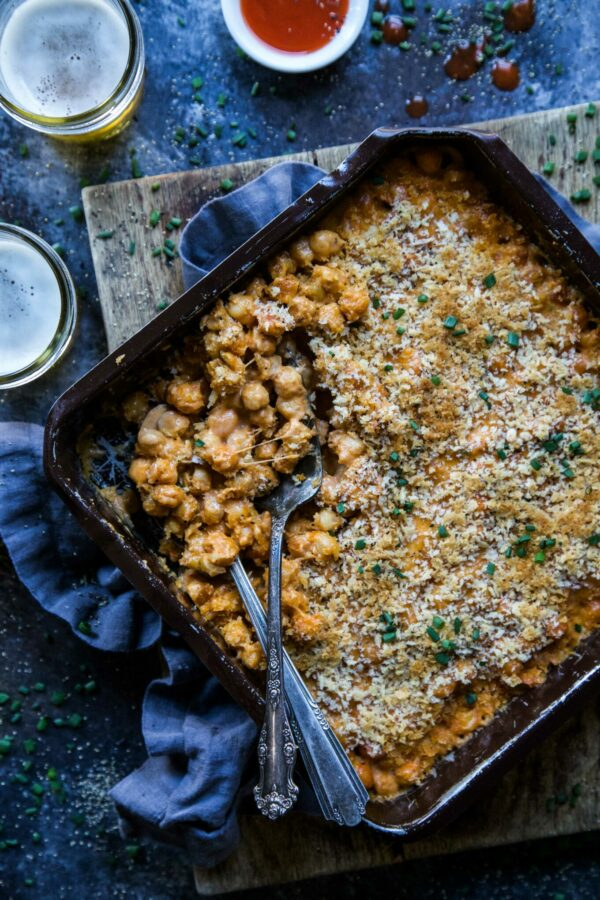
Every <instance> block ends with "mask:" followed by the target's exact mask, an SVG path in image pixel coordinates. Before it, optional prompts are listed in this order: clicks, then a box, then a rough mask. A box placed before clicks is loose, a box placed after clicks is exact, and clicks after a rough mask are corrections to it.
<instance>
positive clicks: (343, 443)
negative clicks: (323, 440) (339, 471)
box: [328, 431, 366, 466]
mask: <svg viewBox="0 0 600 900" xmlns="http://www.w3.org/2000/svg"><path fill="white" fill-rule="evenodd" d="M328 443H329V446H330V448H331V449H332V450H333V452H334V453H335V455H336V456H337V458H338V459H339V461H340V463H341V464H342V465H343V466H349V465H351V464H352V463H353V462H354V461H355V460H357V459H358V458H359V457H361V456H363V454H364V453H365V451H366V447H365V445H364V443H363V442H362V441H361V440H360V438H358V437H357V436H356V435H355V434H352V433H351V432H346V431H331V432H330V433H329V441H328Z"/></svg>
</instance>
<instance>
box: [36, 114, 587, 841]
mask: <svg viewBox="0 0 600 900" xmlns="http://www.w3.org/2000/svg"><path fill="white" fill-rule="evenodd" d="M416 145H420V146H422V145H429V146H431V145H443V146H444V147H446V148H455V149H456V150H458V151H459V152H460V153H461V154H462V156H463V158H464V160H465V163H466V164H467V165H468V166H470V167H472V169H473V170H474V171H475V172H476V173H477V174H478V176H479V177H480V179H481V180H482V181H483V182H484V183H485V184H486V186H487V187H488V190H489V192H490V194H491V196H492V198H493V199H495V200H496V202H498V203H499V204H500V205H501V206H503V207H504V208H506V209H507V210H508V211H509V212H510V213H511V214H512V215H513V216H514V218H515V219H516V220H517V221H518V222H520V223H521V224H522V225H523V227H524V228H525V229H526V230H527V231H528V232H529V234H530V235H531V237H532V238H533V239H535V240H536V241H537V242H538V243H539V244H540V245H541V246H542V248H543V249H544V251H545V253H546V254H547V256H548V258H549V259H550V260H551V261H552V262H553V263H554V264H556V265H558V266H560V267H561V268H562V269H563V270H564V271H565V272H566V274H567V275H568V276H569V277H570V279H571V280H572V282H573V283H575V284H576V285H577V286H578V287H579V288H580V289H581V290H582V291H583V292H584V294H585V296H586V298H587V302H588V303H589V304H590V307H591V308H593V310H595V311H596V312H600V292H599V290H598V289H599V286H600V259H599V257H598V255H597V254H596V252H595V251H594V250H593V249H592V247H591V246H590V245H589V244H588V243H587V241H586V240H585V239H584V237H583V236H582V234H581V233H580V232H579V231H578V230H577V228H576V227H575V226H574V225H573V224H572V223H571V221H570V220H569V219H568V217H567V216H566V215H565V214H564V213H563V212H562V211H561V209H560V208H559V207H558V206H557V205H556V204H555V203H554V201H553V200H552V199H551V198H550V197H549V196H548V194H547V193H546V191H545V190H544V189H543V188H542V187H541V186H540V185H539V184H538V182H537V181H536V179H535V178H534V177H533V176H532V175H531V173H530V172H529V171H528V170H527V169H526V168H525V166H524V165H523V164H522V163H521V162H520V161H519V160H518V159H517V158H516V157H515V156H514V154H513V153H512V152H511V151H510V150H509V149H508V147H506V145H505V144H504V143H503V142H502V141H501V140H500V138H498V137H497V136H495V135H489V134H483V133H478V132H474V131H467V130H462V129H454V130H445V129H421V128H418V129H408V130H405V131H396V130H391V129H379V130H377V131H375V132H374V133H373V134H372V135H371V136H370V137H369V138H367V140H366V141H364V143H362V144H361V145H360V146H359V147H358V149H357V150H355V152H354V153H352V154H351V155H350V156H349V157H348V158H347V159H346V160H345V161H344V162H343V163H342V164H341V165H340V167H339V168H338V169H336V170H335V171H334V172H332V173H331V174H330V175H326V176H325V177H324V178H323V179H322V180H321V181H320V182H318V184H316V185H315V186H314V187H313V188H312V189H311V190H310V191H308V193H306V194H304V195H303V196H302V197H301V198H300V199H299V200H297V201H296V202H295V203H293V204H292V205H291V206H289V207H288V208H287V209H286V210H284V212H282V213H281V214H280V215H279V216H277V218H275V219H274V220H273V221H272V222H271V223H269V224H268V225H266V226H265V227H264V228H263V229H262V230H261V231H259V232H258V233H257V234H256V235H255V236H254V237H252V238H251V239H250V240H249V241H247V242H246V243H245V244H243V245H242V246H241V247H240V248H239V249H238V250H236V251H235V252H234V253H232V254H231V256H229V257H228V258H227V259H226V260H225V261H224V262H222V263H221V264H220V265H219V266H217V267H216V268H215V269H214V270H213V271H212V272H210V274H208V275H207V276H206V277H205V278H203V279H202V280H201V281H200V282H198V284H196V285H195V286H194V287H193V288H191V289H190V290H189V291H187V292H186V293H185V294H183V295H182V296H181V297H180V298H179V299H178V300H177V301H176V302H175V303H173V304H172V305H171V306H170V307H169V308H168V309H166V310H165V311H164V312H163V313H162V314H161V315H159V316H157V317H156V318H155V319H154V320H153V321H152V322H150V324H148V325H147V326H146V327H145V328H143V329H142V330H141V331H140V332H139V333H138V334H136V335H135V336H134V337H132V338H131V339H130V340H129V341H127V342H126V343H125V344H123V345H122V346H121V347H120V348H119V349H118V350H115V352H114V353H112V354H111V355H110V356H108V357H107V358H106V359H104V360H103V361H102V362H101V363H99V365H97V366H96V368H95V369H93V370H92V371H91V372H89V374H87V375H86V376H85V377H84V378H82V379H81V380H80V381H79V382H77V384H75V385H74V386H73V387H72V388H70V389H69V390H68V391H67V392H66V393H65V394H63V396H62V397H61V398H60V399H59V400H58V401H57V402H56V404H55V405H54V407H53V409H52V411H51V413H50V416H49V419H48V423H47V426H46V435H45V447H44V463H45V467H46V472H47V475H48V478H49V479H50V481H51V482H52V484H53V485H54V486H55V487H56V488H57V489H58V491H59V493H60V494H61V495H62V497H63V498H64V499H65V500H66V502H67V503H68V505H69V506H70V507H71V509H72V510H73V512H74V513H75V515H76V516H77V518H78V519H79V521H80V522H81V524H82V526H83V527H84V528H85V530H86V531H87V532H88V534H89V535H90V537H91V538H93V539H94V540H95V541H96V542H97V543H98V544H99V545H100V546H101V547H102V549H103V550H104V551H105V553H106V554H107V556H108V557H109V558H110V559H111V560H112V561H113V562H114V563H115V564H116V565H117V566H119V568H120V569H122V571H123V572H124V573H125V575H126V576H127V578H128V579H129V580H130V582H131V583H132V584H133V585H134V587H136V588H137V589H138V590H139V591H140V592H141V593H142V594H143V595H144V596H145V597H146V599H147V600H148V602H149V603H150V604H151V605H152V606H153V607H154V609H156V610H157V612H158V613H160V615H161V616H163V617H164V619H165V620H166V621H167V622H168V624H169V625H170V626H171V627H173V628H175V629H176V630H178V631H179V632H180V633H181V634H182V635H183V636H184V638H185V639H186V640H187V642H188V643H189V645H190V646H191V648H192V649H193V650H194V651H195V653H197V655H198V656H199V657H200V659H201V660H202V661H203V662H204V663H205V664H206V665H207V666H208V668H209V669H210V670H211V671H212V672H213V673H214V674H215V675H216V676H217V677H218V678H219V679H220V680H221V681H222V683H223V684H224V685H225V687H226V688H227V690H228V691H229V692H230V693H231V694H232V696H233V697H234V698H235V699H236V700H237V701H238V702H239V703H240V704H241V705H242V706H243V707H244V708H245V709H246V710H247V711H248V712H249V713H250V714H251V715H252V716H253V717H254V718H256V719H260V718H261V714H262V697H261V692H260V688H259V686H258V685H257V684H256V683H255V682H253V681H252V680H251V678H250V677H249V675H248V673H247V672H246V671H245V670H244V669H243V668H242V667H241V666H240V665H239V664H238V663H237V662H235V661H234V660H233V659H232V658H231V657H230V656H229V655H228V653H227V652H226V651H225V650H224V649H223V647H222V646H221V645H220V644H219V643H218V642H217V640H216V639H215V637H214V636H212V635H211V633H210V631H209V630H207V629H204V628H203V627H201V626H200V624H199V623H198V622H197V621H196V620H195V619H194V618H193V617H192V615H191V614H190V613H189V611H188V610H187V609H186V608H185V606H183V605H182V604H181V603H180V602H179V601H178V600H177V599H176V597H175V596H174V594H173V593H172V592H171V589H170V588H169V578H168V575H167V573H166V572H165V570H164V568H163V567H162V566H161V564H160V561H159V558H158V556H157V554H156V552H155V551H154V550H153V549H152V546H151V542H148V541H147V540H145V538H144V535H143V534H139V533H136V532H135V530H132V529H130V528H128V527H127V525H126V524H125V523H124V522H123V521H122V520H121V519H120V518H119V516H118V515H117V514H116V511H115V509H114V508H113V507H112V506H111V505H110V504H109V503H108V502H107V501H106V500H105V499H104V498H103V497H102V496H101V495H100V494H99V492H98V491H97V490H96V489H95V488H94V485H93V484H92V483H91V482H90V480H89V478H88V477H87V476H86V474H85V473H84V471H83V469H82V465H81V462H80V458H79V455H78V453H77V450H76V445H77V440H78V437H79V435H80V434H81V433H82V431H83V430H84V429H85V428H86V427H88V426H90V423H93V422H94V419H95V417H96V416H97V413H98V410H99V408H100V407H101V405H102V403H103V402H104V401H105V400H106V398H107V397H109V396H113V395H114V394H118V393H119V392H120V391H124V390H126V388H127V385H128V384H129V385H132V384H135V383H136V375H137V376H138V379H137V380H138V383H139V375H140V367H141V366H142V364H143V365H146V366H147V365H148V364H149V361H150V360H151V359H152V355H153V354H154V353H155V352H156V351H157V348H160V347H161V345H164V344H165V343H168V342H169V340H170V339H171V338H174V337H176V335H177V334H179V333H181V331H182V329H185V328H186V327H188V326H189V323H190V322H191V320H193V319H197V317H198V316H199V315H200V314H202V313H204V312H205V311H206V310H207V309H208V308H209V307H210V305H211V304H212V303H213V302H214V301H215V299H216V298H217V297H218V296H220V295H221V294H223V293H225V292H227V291H229V290H230V289H232V288H234V287H236V286H238V283H239V282H240V281H241V280H244V279H246V278H247V277H248V276H249V275H250V274H251V273H252V272H253V270H254V269H256V268H257V267H260V266H261V264H262V263H263V262H264V261H265V260H266V259H267V258H268V257H269V256H271V254H273V253H274V252H275V251H277V250H279V249H281V248H282V247H283V246H284V245H285V244H286V243H287V242H288V241H289V240H290V239H291V238H292V237H293V236H294V235H296V234H297V233H298V232H300V231H303V230H304V229H306V228H308V227H314V225H315V224H316V222H317V221H318V220H319V219H320V218H321V217H322V216H323V215H324V214H325V213H326V212H327V211H329V210H330V209H331V207H332V206H333V205H334V204H336V203H337V202H338V201H339V200H340V199H341V198H342V197H343V196H344V195H345V194H346V193H347V192H348V191H349V190H350V189H351V188H352V187H353V186H354V185H355V184H356V183H357V181H359V180H360V179H361V178H363V177H364V176H365V175H367V174H368V173H369V172H371V173H373V172H376V171H377V168H378V166H380V165H381V164H382V163H383V162H384V161H385V160H386V159H388V158H390V157H391V156H393V155H394V154H397V153H398V152H400V151H405V150H406V149H409V148H411V147H414V146H416ZM597 686H600V631H598V632H596V633H595V634H593V635H592V636H591V637H589V638H588V639H587V640H585V641H584V642H582V643H581V645H580V646H579V647H578V649H577V651H576V652H575V653H573V654H572V655H571V656H570V657H569V658H568V659H567V660H566V661H565V662H564V663H563V664H562V665H561V666H559V667H558V668H556V669H553V670H552V671H551V672H550V673H549V675H548V678H547V679H546V681H545V683H544V684H543V685H541V686H540V687H536V688H532V689H530V690H528V691H527V693H526V694H524V695H522V696H519V697H517V698H515V699H513V700H512V701H511V702H510V703H509V704H508V706H506V707H505V708H504V709H503V710H501V711H500V712H499V713H498V714H497V715H496V716H495V717H494V719H493V721H492V722H491V724H489V725H487V726H485V727H484V728H482V729H480V730H479V731H478V732H476V733H475V734H474V735H473V736H472V737H471V738H470V739H469V740H468V741H467V742H465V743H464V744H463V745H462V746H461V747H460V748H459V749H457V750H456V751H455V752H453V753H452V754H451V755H450V756H449V757H447V758H445V759H443V760H442V761H441V762H439V763H438V765H437V766H436V768H435V770H434V771H433V772H432V773H430V774H429V775H428V776H427V778H426V779H425V780H424V781H423V782H422V783H421V784H420V785H418V786H416V787H413V788H411V789H410V790H408V791H407V792H405V793H404V794H402V795H400V796H399V797H398V798H396V799H394V800H391V801H387V802H376V803H375V802H372V803H370V804H369V806H368V808H367V815H366V821H367V822H368V823H369V824H371V825H372V826H374V827H376V828H379V829H383V830H386V831H390V832H393V833H395V834H397V835H400V836H403V837H406V838H412V837H417V836H418V837H421V836H423V835H424V834H426V833H428V832H430V831H431V830H432V829H433V828H436V827H438V826H439V825H441V824H443V823H445V822H448V821H449V820H450V819H452V818H453V817H454V816H456V815H457V814H458V813H459V812H460V811H461V810H462V809H463V808H464V807H465V806H466V805H467V804H468V803H469V802H470V801H471V800H473V799H474V798H475V797H476V796H477V795H479V794H481V792H482V791H483V790H484V789H486V788H487V787H488V785H489V784H490V783H491V782H492V781H493V780H495V779H496V778H497V777H498V776H499V775H500V774H501V773H502V772H504V771H505V770H506V769H507V768H508V767H509V766H511V765H512V764H513V763H514V762H515V761H516V760H517V759H518V758H519V757H520V756H522V755H523V754H524V753H525V752H526V751H527V750H528V749H529V748H531V747H533V746H534V745H536V744H537V743H539V741H540V740H541V739H542V738H543V737H544V736H545V735H547V734H548V733H549V732H550V731H551V729H553V728H555V727H556V725H558V724H559V722H560V721H561V720H562V719H564V718H565V717H566V716H567V715H568V714H571V713H572V712H573V711H574V709H575V708H576V707H577V705H578V704H581V703H583V702H584V701H585V700H586V698H587V697H588V696H589V695H590V694H591V692H592V691H593V690H594V688H595V687H597Z"/></svg>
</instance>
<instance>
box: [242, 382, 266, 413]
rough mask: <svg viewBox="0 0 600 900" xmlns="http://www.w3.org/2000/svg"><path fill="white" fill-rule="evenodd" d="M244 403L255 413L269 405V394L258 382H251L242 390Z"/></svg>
mask: <svg viewBox="0 0 600 900" xmlns="http://www.w3.org/2000/svg"><path fill="white" fill-rule="evenodd" d="M242 403H243V404H244V406H245V407H246V409H249V410H252V411H253V412H255V411H256V410H258V409H262V408H263V407H264V406H267V405H268V403H269V392H268V391H267V389H266V388H265V387H264V385H262V384H260V382H258V381H251V382H250V383H249V384H246V385H244V387H243V388H242Z"/></svg>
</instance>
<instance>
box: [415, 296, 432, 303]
mask: <svg viewBox="0 0 600 900" xmlns="http://www.w3.org/2000/svg"><path fill="white" fill-rule="evenodd" d="M428 300H429V297H428V296H427V294H419V296H418V297H417V303H427V301H428Z"/></svg>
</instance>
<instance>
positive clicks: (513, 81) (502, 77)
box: [492, 59, 521, 91]
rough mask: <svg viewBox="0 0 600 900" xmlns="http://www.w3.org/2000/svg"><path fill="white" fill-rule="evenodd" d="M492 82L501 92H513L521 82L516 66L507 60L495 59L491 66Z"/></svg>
mask: <svg viewBox="0 0 600 900" xmlns="http://www.w3.org/2000/svg"><path fill="white" fill-rule="evenodd" d="M492 81H493V82H494V84H495V85H496V87H497V88H499V89H500V90H501V91H514V89H515V88H517V87H518V86H519V82H520V81H521V73H520V72H519V67H518V65H517V64H516V63H515V62H511V61H510V60H509V59H497V60H496V62H495V63H494V65H493V66H492Z"/></svg>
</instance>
